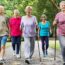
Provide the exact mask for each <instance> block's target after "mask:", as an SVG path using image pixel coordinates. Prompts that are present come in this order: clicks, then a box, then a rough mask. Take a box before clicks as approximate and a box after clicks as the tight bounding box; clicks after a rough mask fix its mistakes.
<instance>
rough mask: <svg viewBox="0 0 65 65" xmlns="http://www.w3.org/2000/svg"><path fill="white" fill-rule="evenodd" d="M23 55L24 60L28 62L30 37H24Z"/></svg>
mask: <svg viewBox="0 0 65 65" xmlns="http://www.w3.org/2000/svg"><path fill="white" fill-rule="evenodd" d="M24 55H25V62H26V63H27V64H30V62H29V60H30V38H29V37H24Z"/></svg>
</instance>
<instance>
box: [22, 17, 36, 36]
mask: <svg viewBox="0 0 65 65" xmlns="http://www.w3.org/2000/svg"><path fill="white" fill-rule="evenodd" d="M36 25H37V19H36V17H35V16H31V17H30V18H29V17H27V16H23V17H22V20H21V27H22V28H23V35H24V36H25V37H33V36H35V35H36Z"/></svg>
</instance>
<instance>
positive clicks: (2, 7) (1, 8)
mask: <svg viewBox="0 0 65 65" xmlns="http://www.w3.org/2000/svg"><path fill="white" fill-rule="evenodd" d="M0 10H1V11H2V13H4V6H2V5H0Z"/></svg>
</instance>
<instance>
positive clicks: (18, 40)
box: [11, 36, 21, 54]
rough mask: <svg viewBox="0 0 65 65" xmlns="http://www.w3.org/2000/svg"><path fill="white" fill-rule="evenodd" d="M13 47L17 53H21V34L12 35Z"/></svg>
mask: <svg viewBox="0 0 65 65" xmlns="http://www.w3.org/2000/svg"><path fill="white" fill-rule="evenodd" d="M11 41H12V48H13V51H16V54H19V50H20V45H21V36H11Z"/></svg>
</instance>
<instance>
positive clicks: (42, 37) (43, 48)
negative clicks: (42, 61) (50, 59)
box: [40, 36, 45, 55]
mask: <svg viewBox="0 0 65 65" xmlns="http://www.w3.org/2000/svg"><path fill="white" fill-rule="evenodd" d="M40 39H41V43H42V51H43V54H44V55H45V43H44V41H45V37H44V36H41V37H40Z"/></svg>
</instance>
